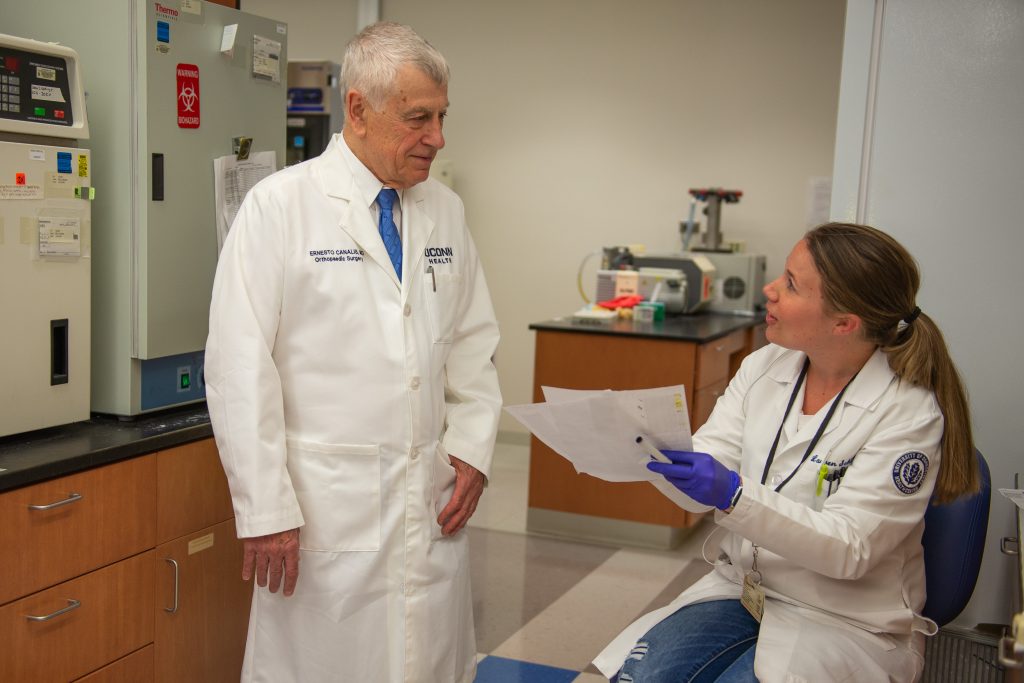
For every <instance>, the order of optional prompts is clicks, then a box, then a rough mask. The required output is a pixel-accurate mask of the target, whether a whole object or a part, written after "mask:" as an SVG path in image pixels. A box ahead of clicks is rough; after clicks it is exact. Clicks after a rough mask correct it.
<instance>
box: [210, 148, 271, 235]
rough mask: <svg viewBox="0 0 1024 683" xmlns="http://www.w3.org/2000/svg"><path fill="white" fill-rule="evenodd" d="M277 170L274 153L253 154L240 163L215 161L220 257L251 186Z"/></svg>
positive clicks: (215, 195) (232, 160)
mask: <svg viewBox="0 0 1024 683" xmlns="http://www.w3.org/2000/svg"><path fill="white" fill-rule="evenodd" d="M276 170H277V155H276V154H274V152H272V151H268V152H253V153H250V154H249V158H248V159H246V160H244V161H239V160H238V159H236V158H235V157H234V156H226V157H218V158H216V159H214V160H213V201H214V206H215V210H216V212H217V253H220V250H221V247H223V246H224V240H225V239H227V236H228V231H229V230H230V229H231V224H232V223H234V222H235V216H236V215H237V214H238V209H239V207H240V206H241V205H242V200H243V199H245V194H246V193H247V192H248V191H249V190H250V189H252V186H253V185H255V184H256V183H258V182H259V181H261V180H263V179H264V178H266V177H267V176H268V175H270V174H271V173H273V172H274V171H276Z"/></svg>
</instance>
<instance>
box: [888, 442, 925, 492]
mask: <svg viewBox="0 0 1024 683" xmlns="http://www.w3.org/2000/svg"><path fill="white" fill-rule="evenodd" d="M927 473H928V456H926V455H925V454H924V453H918V452H917V451H911V452H909V453H904V454H903V455H901V456H900V457H899V458H897V459H896V464H895V465H893V466H892V482H893V483H894V484H896V488H898V489H899V490H900V491H902V492H903V493H906V494H907V495H910V494H912V493H917V491H918V489H920V488H921V484H922V483H924V475H925V474H927Z"/></svg>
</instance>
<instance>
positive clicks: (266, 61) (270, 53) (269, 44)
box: [252, 35, 281, 83]
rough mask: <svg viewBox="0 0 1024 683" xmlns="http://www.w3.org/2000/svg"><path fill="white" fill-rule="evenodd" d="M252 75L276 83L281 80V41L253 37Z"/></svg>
mask: <svg viewBox="0 0 1024 683" xmlns="http://www.w3.org/2000/svg"><path fill="white" fill-rule="evenodd" d="M252 75H253V76H256V77H257V78H265V79H267V80H270V81H273V82H275V83H278V82H280V80H281V43H280V42H279V41H276V40H271V39H270V38H264V37H263V36H257V35H254V36H253V37H252Z"/></svg>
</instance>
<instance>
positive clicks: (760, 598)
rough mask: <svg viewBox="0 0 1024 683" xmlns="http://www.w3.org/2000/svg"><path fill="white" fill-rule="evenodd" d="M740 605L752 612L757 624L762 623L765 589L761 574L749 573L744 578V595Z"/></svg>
mask: <svg viewBox="0 0 1024 683" xmlns="http://www.w3.org/2000/svg"><path fill="white" fill-rule="evenodd" d="M755 575H756V576H757V579H755V578H754V577H755ZM740 604H741V605H743V607H745V608H746V610H747V611H748V612H750V616H752V617H754V619H755V620H756V621H757V623H759V624H760V623H761V617H762V616H763V615H764V589H763V588H761V575H760V572H747V575H746V576H744V577H743V594H742V595H741V596H740Z"/></svg>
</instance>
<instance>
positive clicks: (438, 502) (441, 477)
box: [430, 444, 455, 540]
mask: <svg viewBox="0 0 1024 683" xmlns="http://www.w3.org/2000/svg"><path fill="white" fill-rule="evenodd" d="M431 475H432V477H433V482H432V486H431V496H430V499H431V500H430V502H431V503H433V507H434V516H433V519H432V520H431V537H432V538H433V539H434V540H437V539H439V538H441V537H442V536H441V526H440V525H439V524H438V523H437V516H438V515H440V514H441V510H444V506H445V505H447V504H448V501H450V500H451V499H452V494H453V493H455V468H454V467H452V463H451V460H449V459H448V453H447V452H445V450H444V446H442V445H441V444H438V445H437V448H436V449H435V450H434V467H433V471H432V472H431Z"/></svg>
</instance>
